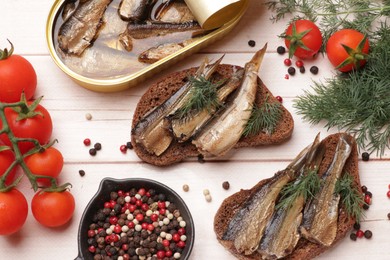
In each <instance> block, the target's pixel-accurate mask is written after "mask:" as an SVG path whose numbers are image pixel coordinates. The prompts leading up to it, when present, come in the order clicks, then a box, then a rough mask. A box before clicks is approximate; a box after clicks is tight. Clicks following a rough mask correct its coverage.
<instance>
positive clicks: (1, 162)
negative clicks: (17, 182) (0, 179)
mask: <svg viewBox="0 0 390 260" xmlns="http://www.w3.org/2000/svg"><path fill="white" fill-rule="evenodd" d="M14 161H15V155H14V153H13V152H12V151H11V150H4V151H1V152H0V176H3V174H4V173H5V171H6V170H7V169H8V168H9V166H10V165H11V164H12V163H13V162H14ZM15 174H16V167H14V168H13V169H12V170H11V172H10V173H9V174H8V176H7V179H6V180H5V184H7V185H10V184H11V183H12V182H13V181H14V179H15Z"/></svg>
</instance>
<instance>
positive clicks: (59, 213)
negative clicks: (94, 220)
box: [31, 190, 75, 227]
mask: <svg viewBox="0 0 390 260" xmlns="http://www.w3.org/2000/svg"><path fill="white" fill-rule="evenodd" d="M74 209H75V201H74V198H73V195H72V194H71V193H70V192H69V191H66V190H65V191H61V192H49V191H42V192H38V193H36V194H35V195H34V197H33V199H32V201H31V210H32V213H33V216H34V218H35V219H36V220H37V221H38V222H39V223H40V224H42V225H44V226H46V227H59V226H62V225H64V224H66V223H67V222H68V221H69V220H70V219H71V218H72V216H73V212H74Z"/></svg>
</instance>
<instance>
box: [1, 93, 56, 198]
mask: <svg viewBox="0 0 390 260" xmlns="http://www.w3.org/2000/svg"><path fill="white" fill-rule="evenodd" d="M22 100H23V99H22ZM15 107H20V108H21V109H22V110H26V109H27V110H28V106H27V104H26V102H24V101H20V102H15V103H1V102H0V119H1V123H2V126H3V127H2V129H1V131H0V134H6V135H7V136H8V138H9V140H10V141H11V147H10V149H12V150H13V152H14V154H15V161H14V162H13V163H12V164H11V165H10V166H9V167H8V169H7V170H6V171H5V173H4V174H3V175H2V176H1V177H0V191H1V192H5V191H8V190H10V189H12V188H13V187H15V186H16V185H17V184H18V183H19V182H20V180H21V178H18V179H17V180H16V181H14V182H13V183H12V184H11V185H9V186H5V180H6V178H7V176H8V175H9V174H10V173H11V171H12V169H13V168H15V167H16V166H17V165H20V167H21V168H22V170H23V172H24V175H26V176H27V178H28V180H29V181H30V183H31V186H32V188H33V190H34V191H37V190H38V188H41V187H40V186H39V185H38V183H37V179H38V178H46V179H50V183H51V188H53V189H56V188H57V182H56V180H55V178H53V177H50V176H42V175H34V174H33V173H32V172H31V170H30V169H29V168H28V167H27V165H26V163H25V162H24V158H25V157H27V156H29V155H32V154H34V153H37V152H40V151H41V150H42V149H46V148H48V147H50V146H51V145H53V143H54V142H55V141H56V140H54V141H53V142H51V143H49V144H48V145H47V146H41V145H40V143H39V142H38V140H36V139H33V138H17V137H16V136H15V135H14V133H13V132H12V131H11V129H10V127H9V124H8V121H7V118H6V115H5V109H6V108H15ZM22 141H23V142H24V141H28V142H32V143H34V146H35V148H32V149H31V150H30V151H28V152H27V153H26V154H24V155H23V154H22V153H21V151H20V150H19V147H18V143H19V142H22Z"/></svg>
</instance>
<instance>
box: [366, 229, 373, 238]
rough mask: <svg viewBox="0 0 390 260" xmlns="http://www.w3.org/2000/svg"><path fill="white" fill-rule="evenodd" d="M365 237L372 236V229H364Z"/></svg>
mask: <svg viewBox="0 0 390 260" xmlns="http://www.w3.org/2000/svg"><path fill="white" fill-rule="evenodd" d="M364 237H365V238H367V239H370V238H372V232H371V231H370V230H366V231H364Z"/></svg>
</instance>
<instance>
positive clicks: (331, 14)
mask: <svg viewBox="0 0 390 260" xmlns="http://www.w3.org/2000/svg"><path fill="white" fill-rule="evenodd" d="M388 10H390V6H387V5H386V6H382V7H372V8H364V9H358V10H353V11H344V12H335V13H316V15H317V16H336V15H342V14H347V15H349V14H357V13H365V12H370V11H381V12H383V11H388Z"/></svg>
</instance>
